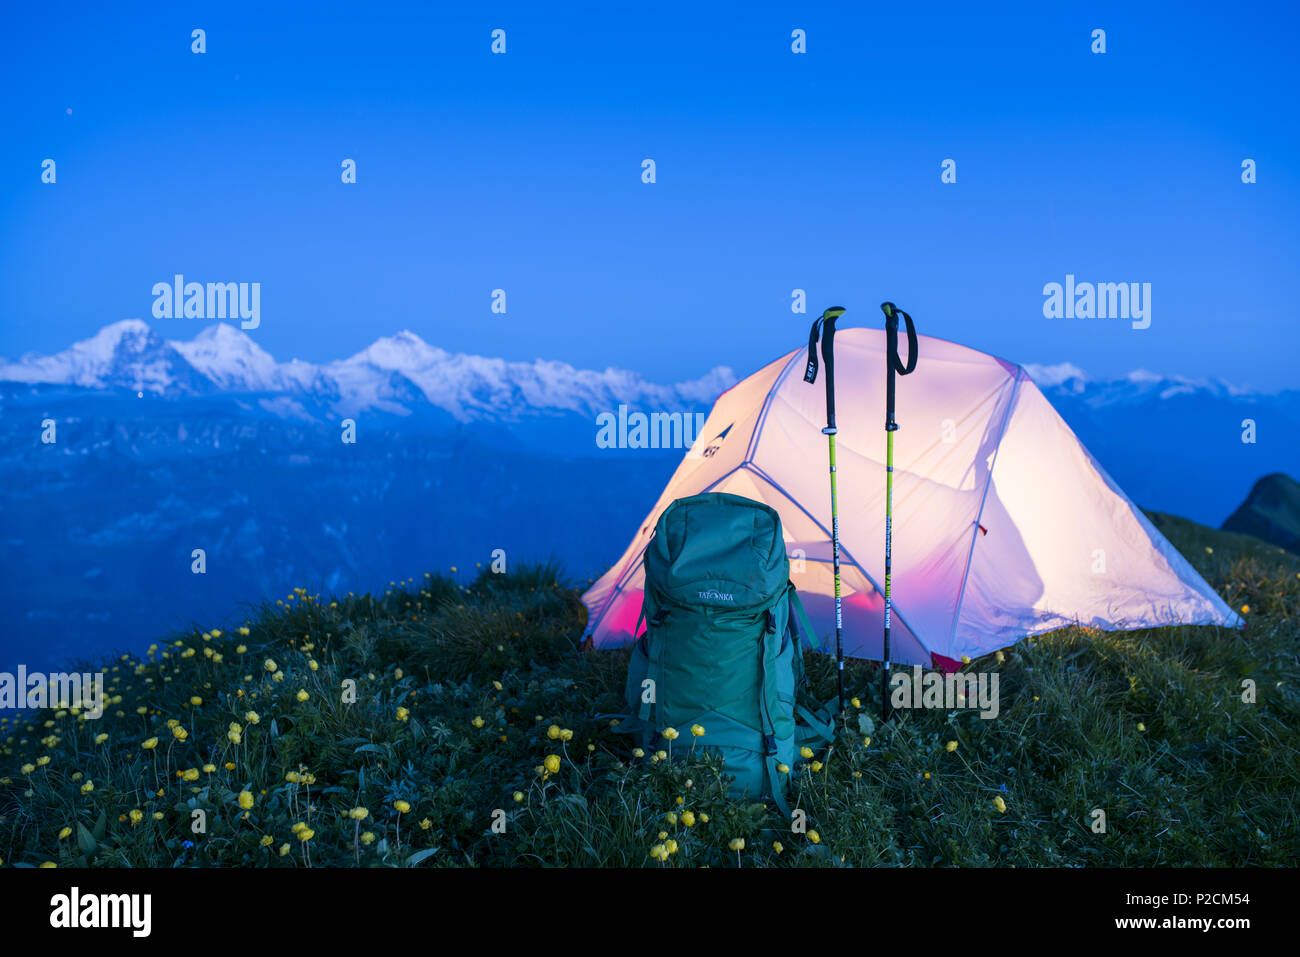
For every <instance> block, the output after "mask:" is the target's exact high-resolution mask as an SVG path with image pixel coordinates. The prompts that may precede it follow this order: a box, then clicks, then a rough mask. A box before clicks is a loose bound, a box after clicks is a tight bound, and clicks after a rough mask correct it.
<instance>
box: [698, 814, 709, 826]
mask: <svg viewBox="0 0 1300 957" xmlns="http://www.w3.org/2000/svg"><path fill="white" fill-rule="evenodd" d="M700 823H701V824H708V823H709V816H708V815H707V814H701V815H700Z"/></svg>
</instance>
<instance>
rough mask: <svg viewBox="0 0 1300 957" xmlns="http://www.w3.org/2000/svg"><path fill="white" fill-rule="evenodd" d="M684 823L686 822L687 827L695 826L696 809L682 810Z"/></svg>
mask: <svg viewBox="0 0 1300 957" xmlns="http://www.w3.org/2000/svg"><path fill="white" fill-rule="evenodd" d="M682 823H683V824H685V825H686V826H687V827H694V826H695V812H694V811H683V812H682Z"/></svg>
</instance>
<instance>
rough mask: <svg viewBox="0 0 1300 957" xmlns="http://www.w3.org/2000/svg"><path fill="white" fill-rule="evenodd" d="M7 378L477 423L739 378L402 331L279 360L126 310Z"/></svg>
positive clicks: (246, 341) (702, 402)
mask: <svg viewBox="0 0 1300 957" xmlns="http://www.w3.org/2000/svg"><path fill="white" fill-rule="evenodd" d="M0 381H8V382H22V383H28V384H33V385H35V384H46V385H75V386H81V387H85V388H94V389H111V388H126V389H133V390H137V391H141V392H147V393H152V394H156V395H166V396H177V395H181V396H183V395H190V394H203V393H208V392H213V391H218V392H248V393H282V394H287V395H290V396H295V397H296V396H305V397H308V398H310V399H312V400H313V401H314V402H317V403H321V404H323V405H325V406H327V407H328V408H330V409H331V410H332V411H333V412H335V413H337V414H343V415H353V414H356V413H358V412H362V411H366V410H371V409H373V410H377V411H382V412H388V413H391V414H396V415H407V414H410V413H411V412H413V411H416V409H415V406H417V405H419V404H420V403H421V402H422V401H423V402H427V403H429V404H430V405H432V406H434V407H436V408H438V409H441V410H443V411H444V412H447V413H449V414H450V415H451V416H452V417H453V418H454V419H456V420H457V421H460V422H472V421H479V420H494V421H513V420H517V419H519V418H520V417H523V416H527V415H529V414H536V413H541V414H547V413H551V414H564V413H574V414H578V415H582V416H592V415H594V414H596V413H598V412H602V411H607V410H611V409H614V408H617V406H618V405H619V404H625V405H628V406H629V407H633V408H638V407H639V408H649V407H664V406H677V407H682V406H689V407H695V406H703V407H704V408H706V409H707V407H708V405H709V404H710V403H711V402H712V400H713V399H714V398H715V397H716V396H717V395H718V394H720V393H721V392H723V391H724V390H726V389H728V388H730V387H731V386H732V385H734V384H735V382H736V376H735V374H734V373H733V372H732V371H731V370H730V369H728V368H726V367H724V366H719V367H717V368H715V369H713V370H712V371H711V372H709V373H708V374H707V375H705V376H702V377H701V378H699V379H696V380H692V381H688V382H682V383H678V384H674V385H659V384H656V383H652V382H649V381H647V380H645V379H644V378H642V377H641V376H639V375H637V374H636V373H634V372H629V371H626V370H622V369H605V370H604V371H603V372H597V371H594V370H590V369H576V368H574V367H573V366H571V365H569V364H568V363H565V362H559V361H555V360H546V359H539V360H536V361H534V362H508V361H506V360H504V359H494V358H488V357H485V356H476V355H466V354H463V353H451V352H447V351H446V350H444V349H439V348H436V347H435V346H431V345H429V344H428V343H427V342H425V341H424V340H423V339H421V338H420V337H419V336H417V335H416V334H415V333H413V332H406V331H404V332H399V333H398V334H397V335H394V336H388V337H384V338H381V339H379V340H377V341H375V342H374V343H372V344H371V345H369V346H367V347H366V348H365V349H363V350H362V351H361V352H358V353H357V354H356V355H354V356H351V357H349V358H346V359H342V360H338V361H335V362H331V363H328V364H326V365H319V366H318V365H313V364H312V363H309V362H303V361H301V360H298V359H292V360H290V361H288V362H279V361H277V360H276V359H275V358H274V357H273V356H271V354H270V353H268V352H266V350H264V349H262V348H261V347H260V346H259V345H257V343H256V342H254V341H253V339H252V338H251V337H250V336H248V335H247V334H246V333H244V332H242V331H241V330H239V329H236V328H234V327H233V326H230V325H227V324H225V323H217V324H214V325H211V326H208V327H207V328H205V329H204V330H203V331H201V332H200V333H199V334H198V335H197V336H195V338H194V339H192V340H190V341H188V342H185V341H178V340H166V341H165V340H163V339H162V338H161V337H160V336H158V335H157V334H156V333H155V332H153V330H152V329H150V327H149V326H148V324H146V323H144V322H142V321H140V320H139V319H126V320H123V321H121V322H116V323H113V324H112V325H109V326H105V327H104V328H103V329H101V330H100V331H99V332H98V333H96V334H95V335H94V336H93V337H91V338H90V339H86V340H84V341H82V342H77V343H74V344H73V345H72V346H70V347H69V348H68V349H65V350H64V351H62V352H59V353H56V354H55V355H51V356H37V355H29V356H25V357H23V358H22V359H20V360H18V361H14V362H0ZM297 408H300V407H297Z"/></svg>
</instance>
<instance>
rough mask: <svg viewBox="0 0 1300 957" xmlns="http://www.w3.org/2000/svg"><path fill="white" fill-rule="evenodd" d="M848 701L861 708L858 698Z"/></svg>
mask: <svg viewBox="0 0 1300 957" xmlns="http://www.w3.org/2000/svg"><path fill="white" fill-rule="evenodd" d="M849 703H850V704H852V705H853V707H855V708H861V707H862V701H861V700H859V699H858V698H854V699H853V700H852V701H850V702H849ZM777 853H778V854H780V853H781V852H780V851H777Z"/></svg>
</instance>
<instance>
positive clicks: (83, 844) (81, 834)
mask: <svg viewBox="0 0 1300 957" xmlns="http://www.w3.org/2000/svg"><path fill="white" fill-rule="evenodd" d="M77 847H79V848H81V851H82V853H83V854H93V853H94V851H95V837H94V835H93V834H91V833H90V832H89V831H88V830H86V825H84V824H82V823H81V822H80V821H78V822H77Z"/></svg>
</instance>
